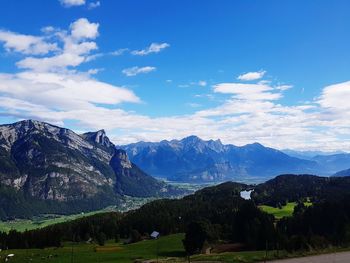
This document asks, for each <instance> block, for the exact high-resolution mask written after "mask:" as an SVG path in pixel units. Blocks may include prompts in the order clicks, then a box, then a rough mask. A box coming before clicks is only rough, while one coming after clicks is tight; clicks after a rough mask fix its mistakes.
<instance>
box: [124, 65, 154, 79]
mask: <svg viewBox="0 0 350 263" xmlns="http://www.w3.org/2000/svg"><path fill="white" fill-rule="evenodd" d="M155 70H156V68H155V67H150V66H147V67H131V68H126V69H123V70H122V73H123V74H124V75H125V76H128V77H132V76H136V75H138V74H145V73H150V72H152V71H155Z"/></svg>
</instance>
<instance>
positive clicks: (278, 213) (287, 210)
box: [259, 202, 312, 219]
mask: <svg viewBox="0 0 350 263" xmlns="http://www.w3.org/2000/svg"><path fill="white" fill-rule="evenodd" d="M296 205H297V203H296V202H289V203H287V204H286V205H285V206H282V208H276V207H272V206H268V205H261V206H259V207H260V209H262V210H263V211H264V212H266V213H269V214H272V215H274V216H275V218H276V219H281V218H282V217H285V216H287V217H288V216H292V215H293V211H294V208H295V206H296ZM304 205H305V206H311V205H312V203H310V202H305V203H304Z"/></svg>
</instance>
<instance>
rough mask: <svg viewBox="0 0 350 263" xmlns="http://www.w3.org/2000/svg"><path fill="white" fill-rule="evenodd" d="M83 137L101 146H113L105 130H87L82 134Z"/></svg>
mask: <svg viewBox="0 0 350 263" xmlns="http://www.w3.org/2000/svg"><path fill="white" fill-rule="evenodd" d="M82 136H83V137H84V138H85V139H87V140H89V141H92V142H95V143H98V144H102V145H103V146H106V147H110V146H114V145H113V143H112V142H111V141H110V140H109V138H108V137H107V135H106V132H105V130H103V129H102V130H98V131H96V132H87V133H84V134H83V135H82Z"/></svg>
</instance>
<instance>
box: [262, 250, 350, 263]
mask: <svg viewBox="0 0 350 263" xmlns="http://www.w3.org/2000/svg"><path fill="white" fill-rule="evenodd" d="M268 262H270V263H349V262H350V252H340V253H332V254H324V255H318V256H310V257H303V258H293V259H281V260H274V261H268Z"/></svg>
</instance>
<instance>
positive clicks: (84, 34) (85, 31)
mask: <svg viewBox="0 0 350 263" xmlns="http://www.w3.org/2000/svg"><path fill="white" fill-rule="evenodd" d="M98 27H99V24H98V23H90V22H89V20H87V19H86V18H80V19H78V20H76V21H75V22H73V23H72V24H71V25H70V29H71V35H72V37H73V38H75V39H77V40H81V39H85V38H87V39H95V38H96V37H97V36H98Z"/></svg>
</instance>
